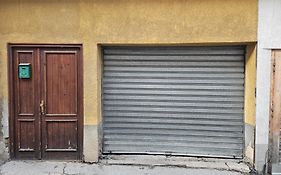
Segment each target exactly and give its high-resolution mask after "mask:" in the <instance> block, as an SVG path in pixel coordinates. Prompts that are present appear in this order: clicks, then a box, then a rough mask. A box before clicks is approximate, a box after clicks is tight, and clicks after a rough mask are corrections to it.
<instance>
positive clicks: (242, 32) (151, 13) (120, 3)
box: [0, 0, 257, 125]
mask: <svg viewBox="0 0 281 175" xmlns="http://www.w3.org/2000/svg"><path fill="white" fill-rule="evenodd" d="M256 28H257V0H81V1H78V0H60V1H57V0H0V68H1V77H0V96H1V94H2V96H3V100H7V96H8V95H7V94H8V85H7V82H8V81H7V75H6V72H7V43H8V42H11V43H57V44H59V43H82V44H83V56H84V57H83V58H84V114H85V123H86V124H92V125H95V124H97V123H98V121H99V119H100V118H101V114H100V113H101V104H100V101H101V97H100V95H101V93H100V92H101V88H100V85H101V84H100V81H101V60H100V57H99V52H98V44H152V45H153V44H157V45H158V44H179V45H181V44H185V45H188V44H196V43H197V44H200V43H201V44H208V43H212V44H214V43H218V44H222V43H230V44H231V43H254V42H256V40H257V38H256V32H257V31H256V30H257V29H256ZM247 65H248V64H247ZM251 65H252V64H251ZM250 69H251V70H252V69H254V68H253V66H251V67H250ZM249 72H250V74H251V73H253V72H252V71H249ZM253 83H254V82H252V81H250V83H247V85H249V84H252V85H253ZM253 86H254V85H253ZM252 88H253V87H252V86H251V87H250V88H249V89H247V88H246V91H247V90H249V91H250V90H251V89H252ZM249 98H253V97H252V96H249ZM252 100H253V99H249V100H246V103H248V102H249V103H251V101H252ZM245 106H246V107H247V105H245ZM248 107H251V108H252V105H250V106H248ZM253 110H254V108H253V109H251V110H246V112H249V113H252V111H253ZM246 116H252V115H246ZM253 117H254V115H253ZM246 121H248V120H246ZM250 121H252V119H251V120H249V122H250Z"/></svg>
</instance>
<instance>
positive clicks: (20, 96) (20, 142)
mask: <svg viewBox="0 0 281 175" xmlns="http://www.w3.org/2000/svg"><path fill="white" fill-rule="evenodd" d="M36 56H37V51H36V49H17V50H15V51H14V52H13V59H15V61H14V64H13V69H14V73H15V74H14V75H15V76H14V83H15V94H16V95H15V128H16V136H15V146H16V151H15V156H16V157H17V158H20V159H21V158H23V159H25V158H28V159H30V158H31V159H36V158H39V150H40V146H39V145H38V143H39V137H40V132H38V131H37V130H39V124H38V123H39V116H38V109H36V108H35V106H36V103H37V98H38V80H37V75H36V74H35V72H36V71H37V66H38V63H37V61H36ZM21 63H30V64H31V75H32V76H31V78H29V79H20V78H19V76H18V71H19V70H18V65H19V64H21Z"/></svg>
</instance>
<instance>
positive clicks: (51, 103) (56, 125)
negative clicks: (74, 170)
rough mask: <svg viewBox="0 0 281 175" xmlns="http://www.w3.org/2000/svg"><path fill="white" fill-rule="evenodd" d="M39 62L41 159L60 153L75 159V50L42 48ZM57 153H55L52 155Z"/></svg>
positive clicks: (76, 72)
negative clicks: (41, 65)
mask: <svg viewBox="0 0 281 175" xmlns="http://www.w3.org/2000/svg"><path fill="white" fill-rule="evenodd" d="M41 58H42V62H44V65H43V68H42V70H43V73H42V76H43V77H42V80H43V81H44V83H43V84H44V86H43V87H42V98H43V99H44V101H45V102H46V106H45V107H46V109H45V114H44V115H43V117H42V132H43V133H42V144H43V158H44V159H51V158H53V156H57V155H60V154H63V152H64V154H63V155H64V156H66V157H68V158H69V159H78V157H79V150H78V148H79V145H78V143H79V141H78V119H79V118H78V100H77V99H78V85H77V84H78V64H77V62H78V58H79V56H78V50H59V49H46V50H42V52H41ZM55 153H58V154H55Z"/></svg>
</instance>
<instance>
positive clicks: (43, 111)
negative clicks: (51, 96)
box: [40, 100, 45, 115]
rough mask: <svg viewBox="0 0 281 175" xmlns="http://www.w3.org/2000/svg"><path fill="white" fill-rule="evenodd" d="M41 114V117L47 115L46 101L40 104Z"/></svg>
mask: <svg viewBox="0 0 281 175" xmlns="http://www.w3.org/2000/svg"><path fill="white" fill-rule="evenodd" d="M40 113H41V115H44V114H45V104H44V100H41V102H40Z"/></svg>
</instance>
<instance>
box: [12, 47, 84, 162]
mask: <svg viewBox="0 0 281 175" xmlns="http://www.w3.org/2000/svg"><path fill="white" fill-rule="evenodd" d="M9 48H10V58H9V60H10V71H9V74H10V114H11V119H10V134H11V156H12V158H16V159H68V160H77V159H81V153H82V137H83V129H82V110H83V102H82V91H83V88H82V60H81V59H82V56H81V47H80V46H79V45H78V46H76V45H74V46H73V45H72V46H69V45H66V46H65V45H60V46H58V45H56V46H50V45H49V46H32V45H31V46H24V45H23V46H22V45H20V46H17V45H10V47H9ZM27 63H29V64H30V68H31V71H30V73H31V77H30V78H21V77H20V76H19V74H20V70H19V65H21V64H27Z"/></svg>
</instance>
